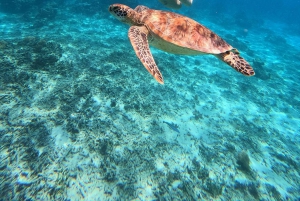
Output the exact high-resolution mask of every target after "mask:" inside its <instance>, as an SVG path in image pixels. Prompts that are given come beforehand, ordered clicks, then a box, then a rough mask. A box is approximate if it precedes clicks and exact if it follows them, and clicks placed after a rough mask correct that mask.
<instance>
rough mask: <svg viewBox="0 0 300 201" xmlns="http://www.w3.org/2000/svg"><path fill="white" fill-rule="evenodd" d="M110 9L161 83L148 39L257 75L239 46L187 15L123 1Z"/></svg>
mask: <svg viewBox="0 0 300 201" xmlns="http://www.w3.org/2000/svg"><path fill="white" fill-rule="evenodd" d="M109 12H110V13H111V14H112V15H113V16H115V17H116V18H117V19H118V20H120V21H121V22H124V23H126V24H129V25H130V28H129V31H128V37H129V40H130V42H131V44H132V46H133V49H134V51H135V53H136V55H137V57H138V58H139V59H140V61H141V62H142V63H143V65H144V66H145V68H146V69H147V70H148V71H149V73H150V74H151V75H152V76H153V77H154V78H155V79H156V80H157V81H158V82H159V83H160V84H163V83H164V81H163V77H162V74H161V73H160V71H159V69H158V67H157V65H156V64H155V61H154V59H153V56H152V54H151V52H150V48H149V44H148V42H149V43H150V45H152V46H154V47H156V48H158V49H161V50H163V51H166V52H169V53H173V54H182V55H200V54H212V55H215V56H216V57H217V58H219V59H220V60H222V61H224V62H225V63H227V64H228V65H230V66H231V67H233V68H234V69H235V70H237V71H238V72H240V73H242V74H244V75H246V76H252V75H254V70H253V69H252V67H251V66H250V65H249V64H248V63H247V61H245V59H243V58H242V57H241V56H240V55H239V52H238V51H237V49H235V48H233V47H232V46H231V45H229V44H228V43H226V42H225V41H224V40H223V39H222V38H220V37H219V36H218V35H216V34H215V33H213V32H212V31H211V30H209V29H207V28H206V27H204V26H203V25H201V24H199V23H198V22H196V21H194V20H192V19H190V18H188V17H185V16H182V15H179V14H176V13H173V12H167V11H160V10H152V9H149V8H148V7H146V6H137V7H136V8H135V9H134V10H133V9H131V8H130V7H128V6H126V5H122V4H113V5H110V6H109Z"/></svg>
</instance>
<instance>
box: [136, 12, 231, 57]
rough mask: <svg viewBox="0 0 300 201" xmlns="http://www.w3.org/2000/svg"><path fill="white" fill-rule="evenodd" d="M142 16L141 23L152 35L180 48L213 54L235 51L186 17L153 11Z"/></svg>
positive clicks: (209, 31)
mask: <svg viewBox="0 0 300 201" xmlns="http://www.w3.org/2000/svg"><path fill="white" fill-rule="evenodd" d="M141 15H142V17H141V21H142V22H143V23H144V25H145V26H147V27H148V29H149V30H150V31H151V32H152V34H155V35H157V36H158V37H160V38H162V39H164V40H165V41H168V42H170V43H172V44H175V45H178V46H180V47H185V48H188V49H191V50H196V51H199V52H204V53H211V54H220V53H223V52H226V51H230V50H232V49H233V48H232V46H231V45H229V44H228V43H226V42H225V41H224V40H223V39H222V38H221V37H219V36H218V35H216V34H215V33H213V32H212V31H211V30H209V29H207V28H206V27H205V26H203V25H201V24H199V23H198V22H196V21H194V20H192V19H190V18H187V17H185V16H182V15H179V14H176V13H172V12H165V11H159V10H151V9H149V10H144V11H143V12H141Z"/></svg>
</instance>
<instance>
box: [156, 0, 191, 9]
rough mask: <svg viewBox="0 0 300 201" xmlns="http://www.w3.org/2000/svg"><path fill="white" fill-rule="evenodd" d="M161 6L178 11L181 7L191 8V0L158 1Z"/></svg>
mask: <svg viewBox="0 0 300 201" xmlns="http://www.w3.org/2000/svg"><path fill="white" fill-rule="evenodd" d="M159 2H161V3H162V4H163V5H165V6H166V7H168V8H172V9H179V8H181V5H182V4H183V5H186V6H191V5H192V3H193V0H159Z"/></svg>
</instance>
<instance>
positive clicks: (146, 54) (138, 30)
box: [128, 26, 164, 84]
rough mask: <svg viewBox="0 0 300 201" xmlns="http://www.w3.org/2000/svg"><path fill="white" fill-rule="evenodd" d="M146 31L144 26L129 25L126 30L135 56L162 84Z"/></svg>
mask: <svg viewBox="0 0 300 201" xmlns="http://www.w3.org/2000/svg"><path fill="white" fill-rule="evenodd" d="M148 32H149V31H148V29H147V28H146V27H144V26H131V27H130V29H129V31H128V37H129V40H130V42H131V45H132V47H133V49H134V51H135V53H136V56H137V57H138V58H139V59H140V61H141V62H142V63H143V65H144V66H145V68H146V69H147V70H148V71H149V73H150V74H151V75H152V76H153V77H154V78H155V79H156V80H157V82H159V83H160V84H163V83H164V80H163V77H162V75H161V73H160V71H159V69H158V67H157V65H156V64H155V61H154V59H153V56H152V54H151V52H150V48H149V44H148Z"/></svg>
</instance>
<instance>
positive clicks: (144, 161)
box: [0, 10, 300, 201]
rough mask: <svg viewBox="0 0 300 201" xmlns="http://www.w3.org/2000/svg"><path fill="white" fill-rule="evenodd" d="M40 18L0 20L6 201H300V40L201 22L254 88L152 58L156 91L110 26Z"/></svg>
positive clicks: (185, 61) (281, 32) (100, 17)
mask: <svg viewBox="0 0 300 201" xmlns="http://www.w3.org/2000/svg"><path fill="white" fill-rule="evenodd" d="M104 11H105V10H104ZM203 15H204V14H203ZM34 16H35V15H33V14H32V15H31V14H28V15H17V14H5V13H1V14H0V21H1V24H0V35H1V38H0V66H1V70H0V76H1V80H0V111H1V113H0V146H1V149H0V200H3V201H4V200H72V201H73V200H278V201H279V200H299V199H300V185H299V184H300V173H299V172H300V162H299V161H300V157H299V155H300V136H299V133H300V129H299V125H300V119H299V118H300V96H299V94H300V84H299V78H300V68H299V61H300V56H299V55H300V48H299V44H300V36H299V35H297V34H293V32H292V31H290V32H289V31H287V30H290V29H287V27H286V25H284V24H281V23H279V22H278V23H275V22H272V21H260V22H256V23H253V24H252V26H251V27H247V26H242V25H241V24H240V23H238V22H232V21H231V22H230V25H229V24H226V23H225V22H226V16H224V17H223V19H219V20H215V21H214V20H208V18H205V17H204V18H203V19H201V20H200V17H199V19H197V18H195V16H194V18H195V19H196V20H198V21H201V23H203V24H204V25H205V26H207V27H209V28H211V29H212V30H214V31H215V32H216V33H217V34H219V35H220V36H222V37H223V38H224V39H225V40H226V41H227V42H229V43H230V44H231V45H233V46H234V47H237V48H238V49H239V50H240V52H241V55H242V56H243V57H244V58H246V59H247V60H248V61H249V62H250V63H251V64H252V65H253V67H254V69H255V71H256V76H254V77H244V76H243V75H241V74H239V73H237V72H235V71H234V70H233V69H232V68H230V67H228V66H227V65H226V64H224V63H222V62H220V61H219V60H217V59H216V58H215V57H213V56H209V55H208V56H193V57H191V56H176V55H171V54H168V53H165V52H162V51H159V50H156V49H152V53H153V55H154V57H155V59H156V61H157V63H158V66H159V68H160V70H161V72H162V74H163V76H164V79H165V85H160V84H158V83H157V82H156V81H155V80H154V79H153V78H152V76H150V74H149V73H148V72H147V71H146V70H145V69H144V67H143V66H142V64H141V63H140V61H139V60H138V59H137V58H136V56H135V53H134V51H133V50H132V47H131V45H130V43H129V41H128V38H127V29H128V27H127V25H123V24H121V23H120V22H118V21H117V20H115V19H114V18H112V17H111V16H109V13H108V12H99V13H98V14H96V15H93V16H86V15H83V14H80V13H77V14H74V13H71V12H70V13H69V12H68V10H63V11H58V13H57V15H56V17H55V20H53V19H52V20H51V19H46V20H37V19H35V18H34ZM202 17H203V16H202ZM227 17H228V18H229V17H230V16H227ZM222 20H223V21H222ZM163 121H167V122H169V123H174V124H176V125H177V126H178V130H179V132H180V133H178V132H176V131H174V130H172V129H171V128H170V127H168V125H167V124H165V123H163ZM247 156H248V157H249V159H250V167H247V165H243V164H245V163H246V164H247Z"/></svg>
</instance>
